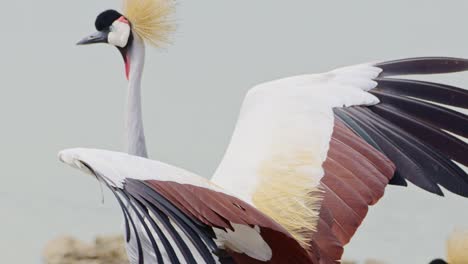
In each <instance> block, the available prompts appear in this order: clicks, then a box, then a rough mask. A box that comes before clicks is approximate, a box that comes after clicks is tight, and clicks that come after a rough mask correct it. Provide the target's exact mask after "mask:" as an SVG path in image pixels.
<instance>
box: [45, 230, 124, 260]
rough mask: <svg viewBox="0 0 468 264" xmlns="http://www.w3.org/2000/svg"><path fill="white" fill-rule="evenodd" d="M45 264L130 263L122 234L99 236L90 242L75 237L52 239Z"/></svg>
mask: <svg viewBox="0 0 468 264" xmlns="http://www.w3.org/2000/svg"><path fill="white" fill-rule="evenodd" d="M43 258H44V263H45V264H128V263H129V262H128V260H127V255H126V253H125V243H124V239H123V237H122V236H108V237H105V236H101V237H97V238H96V239H95V241H94V243H91V244H88V243H84V242H82V241H79V240H77V239H75V238H73V237H68V236H64V237H59V238H57V239H54V240H52V241H50V242H49V243H48V244H47V245H46V247H45V249H44V253H43Z"/></svg>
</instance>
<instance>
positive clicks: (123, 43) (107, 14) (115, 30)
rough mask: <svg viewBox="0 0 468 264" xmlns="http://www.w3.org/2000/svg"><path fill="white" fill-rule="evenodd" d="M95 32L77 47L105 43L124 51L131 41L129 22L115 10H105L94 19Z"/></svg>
mask: <svg viewBox="0 0 468 264" xmlns="http://www.w3.org/2000/svg"><path fill="white" fill-rule="evenodd" d="M95 26H96V29H97V32H95V33H93V34H91V35H89V36H87V37H85V38H83V39H82V40H80V41H79V42H78V43H77V45H89V44H97V43H107V44H110V45H113V46H115V47H117V48H119V49H125V48H126V47H127V46H128V44H129V43H130V42H131V40H132V30H131V26H130V22H129V21H128V20H127V18H126V17H125V16H123V15H122V14H120V13H119V12H117V11H115V10H106V11H104V12H102V13H101V14H99V15H98V16H97V18H96V22H95Z"/></svg>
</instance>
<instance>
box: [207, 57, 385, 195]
mask: <svg viewBox="0 0 468 264" xmlns="http://www.w3.org/2000/svg"><path fill="white" fill-rule="evenodd" d="M381 71H382V70H381V69H379V68H376V67H373V66H371V65H369V64H362V65H355V66H349V67H344V68H339V69H336V70H333V71H330V72H327V73H323V74H315V75H302V76H296V77H290V78H286V79H281V80H277V81H272V82H268V83H264V84H261V85H258V86H256V87H254V88H252V89H251V90H250V91H249V92H248V94H247V96H246V98H245V100H244V103H243V106H242V109H241V113H240V117H239V120H238V123H237V126H236V128H235V131H234V134H233V136H232V139H231V143H230V144H229V147H228V149H227V151H226V154H225V156H224V158H223V160H222V162H221V164H220V165H219V167H218V169H217V171H216V172H215V174H214V176H213V178H212V181H213V182H214V183H216V184H218V185H220V186H222V187H223V188H225V189H227V190H229V191H231V192H232V193H234V194H236V195H237V196H239V197H241V198H242V199H244V200H246V201H250V202H251V199H252V196H253V194H254V192H255V190H256V188H257V185H258V183H259V177H260V176H259V174H260V173H259V171H261V170H265V168H264V167H265V166H279V168H271V167H270V168H267V169H268V170H269V171H275V170H279V169H282V168H284V166H288V164H290V163H291V162H293V163H294V159H295V158H296V157H297V156H298V155H299V156H300V155H302V154H304V153H307V155H308V156H310V157H309V158H310V159H311V160H313V161H314V162H313V163H312V164H308V165H307V166H302V167H301V168H300V169H301V170H303V171H307V172H308V174H310V176H311V182H312V184H317V183H318V182H319V180H320V179H321V177H322V176H323V171H322V169H321V165H322V163H323V162H324V161H325V159H326V155H327V151H328V145H329V142H330V138H331V134H332V129H333V122H334V116H333V111H332V109H333V108H334V107H340V106H352V105H373V104H377V103H379V100H378V99H377V98H376V97H375V96H373V95H372V94H370V93H368V92H367V91H368V90H370V89H372V88H375V87H376V85H377V83H376V82H375V81H373V80H372V79H373V78H376V77H377V76H378V75H379V73H380V72H381ZM277 160H281V162H283V164H278V163H277V162H276V161H277ZM272 163H274V164H272Z"/></svg>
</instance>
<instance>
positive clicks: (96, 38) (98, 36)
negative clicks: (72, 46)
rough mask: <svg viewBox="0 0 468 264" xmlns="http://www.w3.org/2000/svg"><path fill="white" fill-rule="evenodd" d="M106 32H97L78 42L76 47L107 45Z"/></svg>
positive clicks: (107, 33)
mask: <svg viewBox="0 0 468 264" xmlns="http://www.w3.org/2000/svg"><path fill="white" fill-rule="evenodd" d="M108 35H109V32H108V31H97V32H95V33H93V34H91V35H89V36H87V37H85V38H84V39H82V40H80V41H79V42H78V43H76V45H89V44H96V43H107V37H108Z"/></svg>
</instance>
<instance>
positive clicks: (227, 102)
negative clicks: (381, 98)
mask: <svg viewBox="0 0 468 264" xmlns="http://www.w3.org/2000/svg"><path fill="white" fill-rule="evenodd" d="M178 2H179V5H178V15H177V17H178V24H179V30H178V32H177V34H176V35H175V37H174V45H172V46H170V47H168V48H167V49H166V50H164V51H162V52H155V51H153V50H151V51H149V53H148V63H147V67H146V76H145V80H144V91H143V92H144V100H143V101H144V113H145V116H144V119H145V126H146V130H147V138H148V143H149V150H150V155H151V157H152V158H155V159H159V160H162V161H165V162H169V163H172V164H174V165H178V166H181V167H183V168H186V169H189V170H192V171H194V172H197V173H199V174H201V175H205V176H207V177H208V176H210V175H211V173H212V172H213V170H214V168H215V167H216V165H217V163H218V161H219V159H220V158H221V156H222V154H223V151H224V149H225V146H226V144H227V142H228V140H229V137H230V133H231V131H232V129H233V126H234V123H235V119H236V116H237V112H238V109H239V107H240V103H241V100H242V98H243V96H244V93H245V92H246V91H247V89H248V88H249V87H251V86H253V85H254V84H257V83H260V82H262V81H266V80H271V79H275V78H279V77H284V76H289V75H294V74H301V73H312V72H321V71H325V70H329V69H332V68H334V67H337V66H341V65H347V64H354V63H361V62H366V61H374V60H381V59H391V58H401V57H408V56H423V55H446V56H461V57H468V37H467V35H468V34H467V24H468V23H467V21H468V18H467V16H466V11H467V10H468V2H462V1H458V2H447V1H444V2H443V1H411V2H409V1H403V0H398V1H396V0H394V1H391V2H390V1H388V2H387V3H382V2H379V3H377V1H371V0H366V1H359V2H358V1H348V2H346V3H345V2H343V1H340V2H338V1H327V2H326V3H325V2H323V1H322V2H321V3H318V2H317V1H306V0H303V1H281V2H280V1H269V0H257V1H247V0H239V1H230V2H227V1H216V0H211V1H208V0H198V1H188V0H186V1H182V0H180V1H178ZM119 6H120V1H118V0H114V1H91V0H83V1H58V0H43V1H35V0H34V1H33V0H23V1H2V2H1V3H0V10H2V16H1V17H0V22H1V25H2V36H1V40H2V41H1V42H0V47H1V48H2V49H1V50H2V56H1V58H2V60H1V62H0V74H1V76H2V96H0V120H1V122H2V125H1V128H2V129H1V131H0V135H1V137H0V146H1V148H0V155H1V156H0V160H1V161H2V167H1V169H2V175H1V176H0V177H1V178H0V179H1V185H0V209H1V219H2V220H1V224H2V225H1V226H0V234H1V235H0V252H1V253H2V261H1V262H2V263H40V255H41V250H42V248H43V245H44V243H45V242H46V241H48V240H49V239H52V238H54V237H55V236H57V235H60V234H71V235H75V236H78V237H81V238H84V239H91V238H92V237H93V236H94V235H95V234H101V233H115V232H119V231H120V226H121V225H120V223H121V215H120V211H119V209H118V208H117V206H116V203H115V202H114V200H113V199H112V197H110V196H108V195H106V197H107V199H106V203H105V204H104V205H101V204H100V200H101V198H100V190H99V186H98V184H97V183H96V182H95V181H94V180H93V179H91V178H90V177H86V176H83V175H82V174H81V173H79V172H76V171H74V170H71V169H69V168H68V167H65V166H64V165H62V164H60V163H59V162H58V161H57V159H56V153H57V151H58V150H60V149H63V148H67V147H76V146H83V147H99V148H105V149H112V150H120V149H121V142H122V126H123V121H122V120H123V118H122V116H123V102H124V98H123V96H124V91H125V87H126V81H125V78H124V75H123V65H122V63H121V58H120V57H119V55H118V52H117V51H115V50H112V49H111V48H109V47H105V46H96V47H86V48H78V47H75V46H74V43H75V42H76V41H77V40H78V39H80V38H81V37H82V36H84V35H86V34H88V33H90V32H91V31H92V30H94V29H93V22H94V18H95V16H96V15H97V13H98V12H100V11H102V10H104V9H107V8H118V7H119ZM432 80H444V81H446V82H448V83H450V84H455V85H459V86H465V87H468V73H463V74H458V75H450V76H444V77H434V78H432ZM467 223H468V199H461V198H459V197H455V196H453V195H447V198H445V199H441V198H438V197H435V196H433V195H430V194H427V193H424V192H422V191H420V190H417V189H415V188H409V189H403V188H396V187H390V188H388V190H387V195H386V196H385V198H384V199H383V200H382V201H381V202H380V203H379V204H378V205H377V206H375V207H374V208H372V209H371V210H370V213H369V216H368V218H367V219H366V220H365V222H364V224H363V226H362V228H361V229H360V230H359V231H358V233H357V235H356V237H355V238H354V239H353V241H352V242H351V244H350V245H349V246H348V247H347V249H346V250H347V251H346V257H347V258H352V259H363V258H364V257H375V258H379V259H383V260H387V261H388V262H389V263H427V262H428V261H429V260H430V259H431V258H434V257H440V256H443V255H444V249H445V244H444V240H445V238H446V236H447V235H448V233H449V232H450V231H451V230H452V229H453V228H454V227H455V226H466V225H467Z"/></svg>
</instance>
